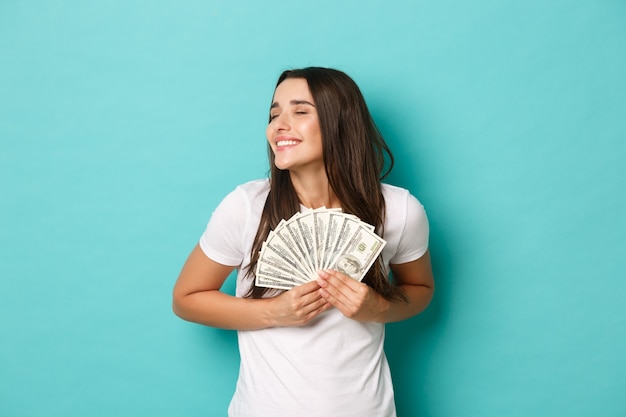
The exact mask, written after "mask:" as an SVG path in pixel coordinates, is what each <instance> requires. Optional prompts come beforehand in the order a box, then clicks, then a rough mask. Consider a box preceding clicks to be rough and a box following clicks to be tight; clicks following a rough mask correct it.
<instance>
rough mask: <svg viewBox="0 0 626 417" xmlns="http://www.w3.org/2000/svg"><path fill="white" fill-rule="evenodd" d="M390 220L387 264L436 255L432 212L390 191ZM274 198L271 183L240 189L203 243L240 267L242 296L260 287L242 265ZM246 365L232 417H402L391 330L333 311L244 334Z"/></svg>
mask: <svg viewBox="0 0 626 417" xmlns="http://www.w3.org/2000/svg"><path fill="white" fill-rule="evenodd" d="M382 191H383V196H384V198H385V204H386V220H385V225H384V231H385V234H384V236H383V238H384V239H385V240H386V241H387V244H386V245H385V248H384V249H383V253H382V257H383V261H384V265H385V268H387V272H389V263H392V264H401V263H405V262H410V261H413V260H416V259H418V258H420V257H421V256H422V255H423V254H424V253H425V252H426V250H427V248H428V220H427V218H426V213H425V211H424V207H423V206H422V205H421V203H420V202H419V201H418V200H417V199H416V198H415V197H413V196H412V195H411V194H410V193H409V192H408V191H407V190H405V189H402V188H399V187H395V186H391V185H388V184H383V188H382ZM268 192H269V182H268V180H267V179H264V180H256V181H251V182H248V183H245V184H242V185H240V186H238V187H237V188H236V189H235V190H234V191H232V192H231V193H230V194H228V195H227V196H226V197H225V198H224V200H222V202H221V203H220V204H219V206H218V207H217V208H216V209H215V211H214V212H213V215H212V216H211V220H210V221H209V224H208V226H207V228H206V230H205V232H204V234H203V235H202V237H201V238H200V242H199V243H200V247H201V248H202V250H203V251H204V253H205V254H206V255H207V256H208V257H209V258H211V259H212V260H214V261H216V262H218V263H221V264H223V265H231V266H236V267H237V268H238V276H237V287H236V295H237V296H239V297H241V296H243V295H245V294H246V293H247V291H248V289H249V288H250V285H252V282H253V280H252V279H251V278H246V277H245V273H246V270H245V268H242V265H243V266H245V265H248V264H249V263H250V251H251V248H252V243H253V241H254V236H255V235H256V231H257V228H258V226H259V220H260V217H261V213H262V211H263V206H264V204H265V199H266V197H267V194H268ZM238 338H239V352H240V356H241V366H240V369H239V379H238V381H237V387H236V390H235V394H234V396H233V399H232V401H231V403H230V407H229V410H228V415H229V416H231V417H251V416H254V417H265V416H267V417H283V416H284V417H329V416H332V417H363V416H377V417H378V416H381V417H392V416H395V415H396V412H395V404H394V396H393V385H392V382H391V376H390V372H389V365H388V363H387V358H386V357H385V353H384V351H383V344H384V339H385V327H384V325H383V324H380V323H362V322H358V321H355V320H352V319H349V318H346V317H345V316H343V315H342V314H341V312H340V311H339V310H337V309H330V310H328V311H326V312H324V313H322V314H320V315H319V316H318V317H316V318H315V319H314V320H313V321H311V322H310V323H308V324H307V325H306V326H303V327H274V328H269V329H262V330H253V331H239V332H238Z"/></svg>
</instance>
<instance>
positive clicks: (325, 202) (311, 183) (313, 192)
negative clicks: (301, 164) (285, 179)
mask: <svg viewBox="0 0 626 417" xmlns="http://www.w3.org/2000/svg"><path fill="white" fill-rule="evenodd" d="M289 175H290V177H291V183H292V184H293V188H294V189H295V191H296V194H297V196H298V200H300V204H302V205H303V206H305V207H308V208H312V209H316V208H319V207H326V208H340V207H341V202H340V201H339V199H338V198H337V196H336V195H335V192H334V191H333V189H332V188H331V187H330V184H329V182H328V178H327V177H326V174H325V173H322V174H318V175H299V174H297V173H295V172H293V171H292V172H290V173H289Z"/></svg>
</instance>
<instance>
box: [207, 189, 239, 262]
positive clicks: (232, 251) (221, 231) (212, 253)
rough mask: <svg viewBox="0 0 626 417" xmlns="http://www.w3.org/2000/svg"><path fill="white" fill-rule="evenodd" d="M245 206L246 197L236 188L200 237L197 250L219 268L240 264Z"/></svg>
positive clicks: (222, 202)
mask: <svg viewBox="0 0 626 417" xmlns="http://www.w3.org/2000/svg"><path fill="white" fill-rule="evenodd" d="M249 206H250V204H249V201H248V199H247V196H246V195H245V193H244V192H242V190H241V189H239V188H236V189H235V190H234V191H232V192H231V193H230V194H228V195H227V196H226V197H225V198H224V199H223V200H222V201H221V202H220V204H219V205H218V206H217V208H216V209H215V210H214V211H213V214H212V215H211V218H210V220H209V223H208V224H207V227H206V229H205V231H204V233H203V234H202V236H201V237H200V241H199V244H200V248H201V249H202V251H203V252H204V254H205V255H206V256H208V257H209V258H211V259H212V260H214V261H215V262H218V263H220V264H223V265H228V266H239V265H241V263H242V261H243V259H244V252H243V245H242V241H243V237H244V232H245V227H246V219H247V218H248V211H249Z"/></svg>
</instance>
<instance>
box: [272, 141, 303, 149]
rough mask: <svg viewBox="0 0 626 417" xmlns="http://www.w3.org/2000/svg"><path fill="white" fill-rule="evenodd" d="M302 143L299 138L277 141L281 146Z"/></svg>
mask: <svg viewBox="0 0 626 417" xmlns="http://www.w3.org/2000/svg"><path fill="white" fill-rule="evenodd" d="M298 143H300V141H299V140H279V141H278V142H276V147H278V148H280V147H281V146H292V145H297V144H298Z"/></svg>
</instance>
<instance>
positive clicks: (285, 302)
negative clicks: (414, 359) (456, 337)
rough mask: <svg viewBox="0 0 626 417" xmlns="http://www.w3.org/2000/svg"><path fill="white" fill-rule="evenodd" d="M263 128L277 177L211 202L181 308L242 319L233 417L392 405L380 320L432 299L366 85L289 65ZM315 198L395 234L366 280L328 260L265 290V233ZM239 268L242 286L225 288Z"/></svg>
mask: <svg viewBox="0 0 626 417" xmlns="http://www.w3.org/2000/svg"><path fill="white" fill-rule="evenodd" d="M266 134H267V140H268V143H269V159H270V177H269V179H263V180H256V181H251V182H248V183H245V184H243V185H240V186H238V187H237V188H236V189H235V190H234V191H232V192H231V193H230V194H229V195H228V196H226V197H225V198H224V200H223V201H222V202H221V203H220V205H219V206H218V207H217V208H216V210H215V211H214V212H213V215H212V216H211V219H210V221H209V224H208V226H207V228H206V230H205V232H204V234H203V235H202V237H201V239H200V242H199V243H198V245H196V247H195V248H194V249H193V251H192V252H191V254H190V256H189V258H188V260H187V262H186V263H185V265H184V267H183V269H182V271H181V273H180V276H179V277H178V281H177V282H176V285H175V288H174V295H173V308H174V312H175V313H176V314H177V315H178V316H180V317H181V318H183V319H185V320H189V321H192V322H196V323H200V324H204V325H207V326H213V327H219V328H224V329H235V330H238V339H239V350H240V355H241V366H240V373H239V379H238V382H237V387H236V390H235V394H234V396H233V398H232V401H231V403H230V407H229V415H230V416H271V417H281V416H289V417H293V416H299V417H302V416H323V417H328V416H333V417H343V416H346V417H347V416H355V417H356V416H358V417H363V416H384V417H389V416H395V405H394V397H393V387H392V383H391V377H390V372H389V366H388V364H387V359H386V357H385V354H384V351H383V342H384V323H387V322H393V321H399V320H404V319H407V318H409V317H412V316H415V315H416V314H418V313H420V312H421V311H422V310H424V309H425V308H426V307H427V305H428V304H429V302H430V300H431V298H432V295H433V289H434V282H433V276H432V272H431V265H430V257H429V252H428V222H427V218H426V214H425V211H424V208H423V206H422V205H421V204H420V203H419V202H418V200H417V199H415V197H413V196H412V195H411V194H410V193H409V192H408V191H407V190H404V189H401V188H398V187H394V186H391V185H387V184H382V183H381V180H382V178H384V176H385V175H386V174H387V173H388V172H389V170H390V169H391V166H393V158H392V157H391V153H390V152H389V149H388V148H387V145H386V144H385V142H384V140H383V138H382V137H381V135H380V133H379V132H378V130H377V128H376V126H375V124H374V122H373V120H372V118H371V116H370V114H369V111H368V109H367V106H366V104H365V101H364V99H363V96H362V95H361V92H360V90H359V88H358V86H357V85H356V84H355V83H354V81H353V80H352V79H351V78H350V77H348V76H347V75H346V74H344V73H343V72H341V71H337V70H333V69H328V68H318V67H311V68H304V69H299V70H291V71H285V72H284V73H283V74H282V75H281V76H280V78H279V79H278V83H277V85H276V89H275V91H274V97H273V99H272V103H271V106H270V117H269V124H268V126H267V131H266ZM385 154H387V155H388V156H389V169H387V170H386V172H384V171H385V159H384V156H385ZM319 207H327V208H341V209H342V211H344V212H347V213H350V214H354V215H356V216H358V217H359V218H360V219H361V220H362V221H364V222H366V223H369V224H371V225H374V226H375V227H376V231H377V233H378V234H379V235H380V236H382V237H383V238H384V239H385V241H386V242H387V244H386V246H385V247H384V250H383V252H382V254H381V256H380V257H379V262H377V263H374V265H373V266H372V267H371V268H370V270H369V272H368V273H367V275H366V276H365V278H364V279H363V280H362V281H357V280H355V279H353V278H351V277H350V276H348V275H346V274H343V273H341V272H338V271H334V270H320V271H319V272H318V277H317V279H316V280H315V281H312V282H309V283H306V284H302V285H299V286H297V287H295V288H293V289H291V290H288V291H282V290H274V289H268V288H261V287H256V286H255V285H254V282H255V281H254V271H255V267H256V264H257V261H258V258H259V250H260V249H261V246H262V243H263V241H264V240H265V239H266V238H267V236H268V234H269V232H270V231H271V230H272V229H274V228H275V227H276V226H277V225H278V223H279V222H280V221H281V220H282V219H288V218H290V217H291V216H292V215H293V214H294V213H296V212H298V211H302V210H305V209H306V208H319ZM235 268H236V269H237V270H238V276H237V287H236V296H235V297H233V296H230V295H228V294H225V293H223V292H221V291H220V288H221V287H222V284H223V283H224V281H225V279H226V278H227V276H228V275H229V274H230V273H231V272H232V271H233V269H235ZM390 272H391V276H392V279H391V281H390V280H389V279H388V276H389V275H390Z"/></svg>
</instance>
